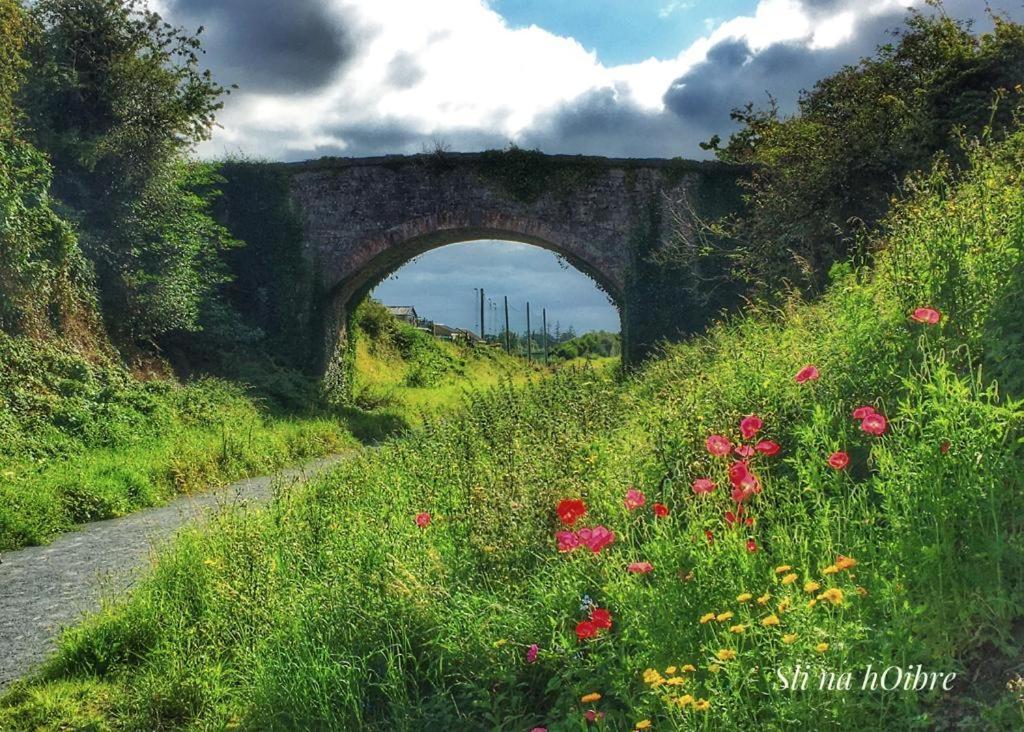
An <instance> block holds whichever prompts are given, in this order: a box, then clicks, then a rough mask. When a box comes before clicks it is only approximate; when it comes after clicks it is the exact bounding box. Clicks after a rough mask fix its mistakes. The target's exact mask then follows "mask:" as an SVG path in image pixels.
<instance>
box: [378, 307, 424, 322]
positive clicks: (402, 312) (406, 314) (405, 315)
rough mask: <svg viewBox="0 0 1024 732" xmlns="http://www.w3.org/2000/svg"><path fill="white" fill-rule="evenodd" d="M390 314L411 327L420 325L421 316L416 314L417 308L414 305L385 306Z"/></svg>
mask: <svg viewBox="0 0 1024 732" xmlns="http://www.w3.org/2000/svg"><path fill="white" fill-rule="evenodd" d="M384 307H386V308H387V309H388V312H389V313H391V314H392V315H393V316H395V317H396V318H398V319H399V320H402V321H405V322H406V323H408V324H409V325H419V324H420V316H419V315H417V314H416V308H414V307H413V306H412V305H385V306H384Z"/></svg>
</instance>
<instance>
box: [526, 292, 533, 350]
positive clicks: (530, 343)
mask: <svg viewBox="0 0 1024 732" xmlns="http://www.w3.org/2000/svg"><path fill="white" fill-rule="evenodd" d="M526 363H533V332H532V331H531V330H530V303H529V302H527V303H526Z"/></svg>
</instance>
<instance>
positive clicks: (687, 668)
mask: <svg viewBox="0 0 1024 732" xmlns="http://www.w3.org/2000/svg"><path fill="white" fill-rule="evenodd" d="M679 670H680V671H682V672H683V673H684V674H686V673H693V672H694V671H696V670H697V667H696V666H694V665H693V664H692V663H688V664H686V665H685V666H683V667H682V668H681V669H679Z"/></svg>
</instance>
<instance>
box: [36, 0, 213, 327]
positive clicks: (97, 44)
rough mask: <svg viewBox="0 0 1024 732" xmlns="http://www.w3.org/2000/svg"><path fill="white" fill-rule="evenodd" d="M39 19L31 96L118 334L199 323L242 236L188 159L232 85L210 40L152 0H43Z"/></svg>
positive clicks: (60, 192)
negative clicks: (218, 76) (212, 55)
mask: <svg viewBox="0 0 1024 732" xmlns="http://www.w3.org/2000/svg"><path fill="white" fill-rule="evenodd" d="M30 14H31V18H32V20H33V23H34V26H35V28H34V33H33V37H32V42H31V44H30V46H29V49H28V54H29V60H30V62H31V68H32V73H30V74H29V75H28V80H27V83H26V84H25V85H24V87H23V89H22V93H21V94H20V95H19V100H20V102H21V106H22V107H23V108H24V110H25V113H26V117H27V121H28V125H29V131H30V133H31V137H32V140H33V141H34V142H35V144H36V145H37V146H38V147H40V148H41V149H43V150H44V151H46V152H47V153H48V154H49V155H50V157H51V160H52V162H53V166H54V169H55V183H54V191H55V193H56V195H57V197H58V198H59V199H60V200H61V201H62V203H63V204H64V205H65V206H66V208H67V211H68V214H69V215H70V216H71V217H73V218H74V219H75V220H76V221H77V223H78V225H79V229H80V233H81V241H82V245H83V248H84V249H85V252H86V254H87V255H88V256H89V257H90V258H91V259H92V260H93V261H94V263H95V265H96V270H97V274H98V284H99V289H100V294H101V297H102V303H103V310H104V315H105V316H106V320H107V322H108V324H109V326H110V328H111V330H112V331H113V332H114V334H115V335H116V336H118V339H119V340H120V341H122V342H123V343H148V342H152V341H153V340H155V339H158V338H159V337H160V336H162V335H164V334H168V333H173V332H175V331H190V330H196V329H198V328H199V327H200V312H201V309H202V307H203V303H204V301H207V300H209V299H211V298H213V297H215V292H216V288H217V286H218V285H219V284H220V283H221V282H223V281H224V279H225V277H226V270H225V269H224V267H223V266H222V265H221V259H220V253H221V252H222V250H224V249H225V248H227V247H230V246H231V245H232V244H233V241H232V240H231V237H230V236H229V235H228V233H227V231H226V230H225V229H224V228H223V227H220V226H219V225H218V224H216V223H215V222H214V221H213V219H212V218H211V217H210V216H209V214H208V213H207V211H208V208H209V201H210V197H211V196H213V195H215V194H214V187H213V186H212V183H213V182H214V181H213V180H212V178H211V174H210V171H209V170H208V169H206V168H202V167H200V168H198V169H197V168H195V167H194V166H193V165H192V164H190V163H189V162H188V160H187V155H188V153H189V152H190V151H191V150H192V149H193V147H194V146H195V144H196V143H198V142H200V141H202V140H204V139H207V138H208V137H209V135H210V133H211V131H212V129H213V126H214V124H215V114H216V112H217V110H218V109H220V107H221V104H222V102H221V99H222V97H223V95H224V94H225V93H226V92H227V90H226V89H224V87H222V86H220V85H219V84H217V83H216V82H215V81H214V80H213V79H212V77H211V75H210V73H209V71H204V70H202V69H201V67H200V54H201V45H200V41H199V38H198V36H197V35H192V34H190V33H187V32H185V31H183V30H182V29H179V28H175V27H173V26H172V25H170V24H168V23H166V22H164V21H163V20H162V19H161V18H160V17H159V16H158V15H157V14H155V13H153V12H150V11H149V10H148V8H147V6H146V5H145V3H143V2H140V1H139V0H39V2H37V3H35V4H34V5H33V6H32V8H31V10H30ZM200 30H201V29H200Z"/></svg>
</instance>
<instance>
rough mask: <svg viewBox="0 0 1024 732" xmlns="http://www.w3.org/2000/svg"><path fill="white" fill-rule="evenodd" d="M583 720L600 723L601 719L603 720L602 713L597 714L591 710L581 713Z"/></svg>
mask: <svg viewBox="0 0 1024 732" xmlns="http://www.w3.org/2000/svg"><path fill="white" fill-rule="evenodd" d="M583 718H584V719H586V720H587V721H588V722H600V721H601V720H602V719H604V712H598V711H595V710H593V709H588V710H587V711H585V712H583Z"/></svg>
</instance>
